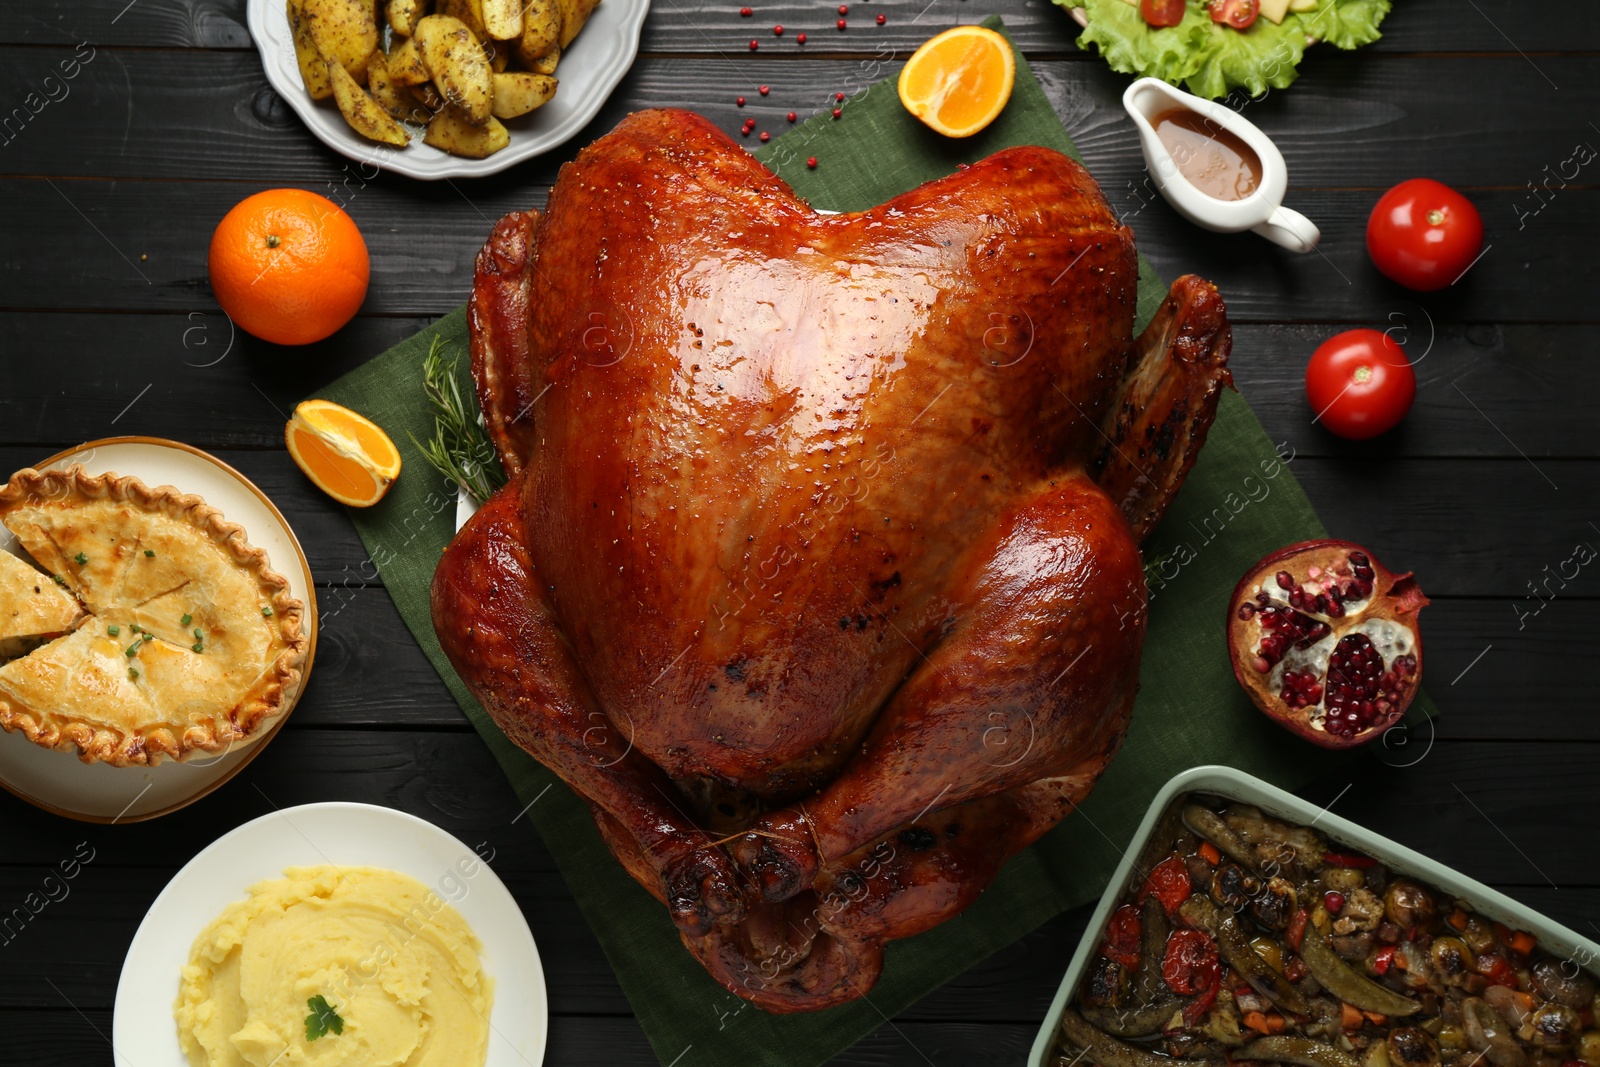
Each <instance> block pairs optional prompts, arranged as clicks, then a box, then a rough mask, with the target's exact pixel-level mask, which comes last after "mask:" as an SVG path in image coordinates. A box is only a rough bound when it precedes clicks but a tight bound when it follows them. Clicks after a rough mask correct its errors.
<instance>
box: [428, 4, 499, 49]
mask: <svg viewBox="0 0 1600 1067" xmlns="http://www.w3.org/2000/svg"><path fill="white" fill-rule="evenodd" d="M435 10H436V11H437V12H438V14H441V15H449V16H450V17H451V18H457V19H460V20H461V21H462V22H465V23H466V24H467V29H469V30H471V31H472V36H474V37H476V38H477V39H478V40H480V41H487V40H488V39H489V31H488V30H487V29H485V28H484V25H483V3H482V0H438V4H437V5H435Z"/></svg>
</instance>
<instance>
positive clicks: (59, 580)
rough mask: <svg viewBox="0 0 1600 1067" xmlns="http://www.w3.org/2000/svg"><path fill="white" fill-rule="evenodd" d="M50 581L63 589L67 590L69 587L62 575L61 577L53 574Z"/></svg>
mask: <svg viewBox="0 0 1600 1067" xmlns="http://www.w3.org/2000/svg"><path fill="white" fill-rule="evenodd" d="M50 580H51V581H53V582H55V583H56V584H57V585H59V586H61V588H63V589H65V588H66V587H67V580H66V579H65V578H63V577H61V575H59V574H52V575H51V576H50Z"/></svg>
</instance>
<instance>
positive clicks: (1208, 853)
mask: <svg viewBox="0 0 1600 1067" xmlns="http://www.w3.org/2000/svg"><path fill="white" fill-rule="evenodd" d="M1200 858H1201V859H1203V860H1205V861H1206V862H1207V863H1209V864H1211V866H1213V867H1215V866H1216V865H1217V864H1219V863H1221V862H1222V853H1220V852H1218V851H1217V846H1216V845H1213V844H1212V843H1211V842H1210V841H1202V842H1200Z"/></svg>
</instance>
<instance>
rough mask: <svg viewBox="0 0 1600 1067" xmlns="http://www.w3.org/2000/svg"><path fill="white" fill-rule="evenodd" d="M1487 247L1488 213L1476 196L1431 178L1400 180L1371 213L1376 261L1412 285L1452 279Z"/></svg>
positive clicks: (1438, 284) (1429, 286)
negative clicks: (1472, 198)
mask: <svg viewBox="0 0 1600 1067" xmlns="http://www.w3.org/2000/svg"><path fill="white" fill-rule="evenodd" d="M1481 251H1483V216H1481V215H1479V214H1478V209H1477V208H1475V207H1473V206H1472V201H1470V200H1468V199H1467V198H1466V197H1464V196H1462V195H1461V194H1460V193H1458V192H1456V191H1455V190H1454V189H1452V188H1450V187H1449V186H1448V185H1444V184H1441V183H1440V182H1436V181H1434V180H1433V179H1431V178H1412V179H1411V180H1410V181H1404V182H1401V183H1400V184H1399V185H1397V186H1395V187H1394V188H1393V189H1390V190H1389V191H1388V192H1387V193H1384V194H1383V195H1382V196H1381V197H1379V198H1378V202H1377V204H1376V205H1374V206H1373V209H1372V215H1371V216H1370V217H1368V219H1367V254H1368V255H1370V256H1371V257H1372V262H1373V265H1375V266H1376V267H1377V268H1378V269H1379V270H1380V271H1382V272H1383V273H1384V274H1385V275H1386V276H1388V277H1389V278H1391V279H1392V280H1394V281H1397V282H1399V283H1400V284H1401V285H1404V286H1405V287H1407V288H1408V289H1417V290H1420V291H1422V292H1432V291H1434V290H1435V289H1443V288H1445V287H1446V286H1448V285H1452V284H1454V283H1455V282H1456V280H1457V279H1459V278H1460V277H1461V275H1462V274H1463V273H1464V272H1465V271H1466V269H1467V268H1468V267H1470V266H1472V264H1473V261H1474V260H1476V259H1477V258H1478V253H1479V252H1481Z"/></svg>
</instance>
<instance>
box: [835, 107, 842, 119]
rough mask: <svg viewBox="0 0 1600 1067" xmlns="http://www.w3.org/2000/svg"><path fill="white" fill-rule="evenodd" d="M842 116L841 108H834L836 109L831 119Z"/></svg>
mask: <svg viewBox="0 0 1600 1067" xmlns="http://www.w3.org/2000/svg"><path fill="white" fill-rule="evenodd" d="M843 114H844V109H843V108H838V107H836V108H834V109H833V117H834V118H838V117H839V116H840V115H843Z"/></svg>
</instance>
